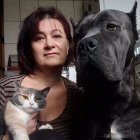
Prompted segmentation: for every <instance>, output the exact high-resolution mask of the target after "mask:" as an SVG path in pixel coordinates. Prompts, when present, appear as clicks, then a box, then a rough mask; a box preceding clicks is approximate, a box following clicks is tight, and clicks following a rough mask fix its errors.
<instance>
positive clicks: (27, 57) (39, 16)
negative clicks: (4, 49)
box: [17, 7, 74, 74]
mask: <svg viewBox="0 0 140 140" xmlns="http://www.w3.org/2000/svg"><path fill="white" fill-rule="evenodd" d="M46 16H47V17H49V18H53V19H56V20H58V21H59V22H60V23H61V24H62V26H63V28H64V31H65V33H66V37H67V39H68V41H69V45H70V47H69V53H68V56H67V60H66V62H65V65H64V67H67V66H69V65H70V64H71V63H72V62H73V60H74V57H73V40H72V36H71V29H70V25H69V23H68V21H67V20H66V18H65V17H64V15H63V14H62V13H61V12H60V11H59V10H58V9H56V8H55V7H40V8H38V9H37V10H36V11H34V12H33V13H31V14H30V15H29V16H28V17H26V18H25V20H24V22H23V25H22V28H21V31H20V33H19V38H18V44H17V52H18V65H19V68H20V72H21V74H29V73H33V72H34V69H35V59H34V56H33V52H32V47H31V42H32V40H33V39H34V37H35V36H36V34H38V32H39V27H38V24H39V22H40V21H41V20H43V19H45V17H46Z"/></svg>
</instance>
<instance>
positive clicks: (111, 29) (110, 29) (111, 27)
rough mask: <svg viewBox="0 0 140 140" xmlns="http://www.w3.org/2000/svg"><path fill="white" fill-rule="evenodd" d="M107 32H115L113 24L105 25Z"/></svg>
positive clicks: (115, 28) (115, 27)
mask: <svg viewBox="0 0 140 140" xmlns="http://www.w3.org/2000/svg"><path fill="white" fill-rule="evenodd" d="M106 28H107V30H109V31H115V30H117V26H116V25H115V24H107V27H106Z"/></svg>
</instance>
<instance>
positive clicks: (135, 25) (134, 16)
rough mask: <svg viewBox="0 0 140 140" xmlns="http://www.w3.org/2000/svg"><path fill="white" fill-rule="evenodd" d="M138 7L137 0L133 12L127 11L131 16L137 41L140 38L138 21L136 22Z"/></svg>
mask: <svg viewBox="0 0 140 140" xmlns="http://www.w3.org/2000/svg"><path fill="white" fill-rule="evenodd" d="M136 9H137V1H135V3H134V6H133V8H132V10H131V12H130V13H127V15H128V16H129V18H130V20H131V23H132V26H133V27H132V28H133V33H134V38H135V41H136V40H138V33H137V23H136Z"/></svg>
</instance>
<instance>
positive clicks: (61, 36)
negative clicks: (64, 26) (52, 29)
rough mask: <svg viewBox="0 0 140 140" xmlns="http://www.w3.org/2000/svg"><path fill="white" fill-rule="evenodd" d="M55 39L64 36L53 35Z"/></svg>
mask: <svg viewBox="0 0 140 140" xmlns="http://www.w3.org/2000/svg"><path fill="white" fill-rule="evenodd" d="M53 37H56V38H61V37H62V36H61V35H59V34H56V35H53Z"/></svg>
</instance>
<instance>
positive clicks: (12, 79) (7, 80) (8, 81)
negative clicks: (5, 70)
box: [0, 75, 25, 86]
mask: <svg viewBox="0 0 140 140" xmlns="http://www.w3.org/2000/svg"><path fill="white" fill-rule="evenodd" d="M24 76H25V75H15V76H6V77H3V78H1V79H0V86H5V85H9V84H11V83H14V82H15V81H17V82H18V81H21V80H22V79H23V78H24Z"/></svg>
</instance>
